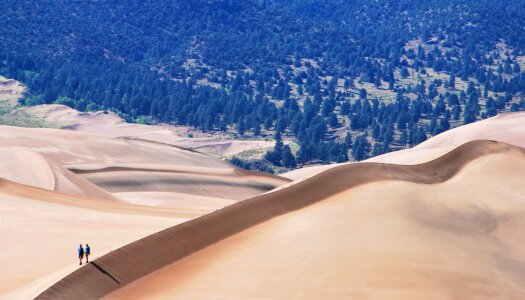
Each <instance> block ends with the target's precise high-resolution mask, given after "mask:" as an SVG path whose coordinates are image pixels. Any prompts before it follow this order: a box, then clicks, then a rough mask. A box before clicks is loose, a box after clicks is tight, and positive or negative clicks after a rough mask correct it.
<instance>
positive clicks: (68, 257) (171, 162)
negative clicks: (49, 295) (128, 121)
mask: <svg viewBox="0 0 525 300" xmlns="http://www.w3.org/2000/svg"><path fill="white" fill-rule="evenodd" d="M60 111H61V110H58V111H55V113H58V112H60ZM62 112H63V111H62ZM0 156H1V157H2V160H1V161H0V237H1V238H0V239H1V247H0V266H1V269H2V271H1V272H0V294H3V293H6V292H8V291H10V290H13V289H15V288H16V291H13V292H12V293H9V298H11V297H12V298H15V299H20V298H31V297H34V296H36V295H38V293H39V292H41V290H42V289H43V288H45V287H47V286H49V285H51V284H52V283H53V282H55V281H56V280H59V279H60V278H62V277H63V276H65V275H67V274H68V273H70V272H72V271H73V270H75V269H76V267H75V265H74V264H75V262H76V258H75V253H76V252H75V251H76V248H77V247H78V244H79V243H86V242H89V243H90V244H91V245H92V247H93V249H94V250H95V249H96V251H94V255H96V256H98V255H101V254H103V253H105V252H107V251H109V250H112V249H116V248H118V247H120V246H122V245H124V244H128V243H130V242H132V241H135V240H137V239H139V238H141V237H144V236H146V235H149V234H152V233H155V232H157V231H159V230H161V229H164V228H167V227H170V226H173V225H175V224H178V223H181V222H184V221H187V220H190V219H193V218H196V217H200V216H202V215H203V214H207V213H210V212H212V211H215V210H217V209H220V208H223V207H225V206H228V205H231V204H232V203H235V202H236V201H237V200H240V199H244V198H248V197H252V196H255V195H258V194H261V193H264V192H267V191H269V190H271V189H274V188H275V187H278V186H280V185H282V184H284V183H287V182H288V181H289V180H287V179H283V178H280V177H278V176H272V175H266V174H262V173H258V172H250V171H244V170H240V169H237V168H235V167H233V166H231V165H230V164H228V163H226V162H223V161H221V160H219V159H216V158H211V157H208V156H206V155H203V154H201V153H198V152H195V151H191V150H187V149H183V148H180V147H176V146H173V145H169V144H166V143H161V142H153V141H148V140H142V139H137V138H128V137H125V138H123V137H118V138H114V137H111V136H107V135H96V134H88V133H82V132H74V131H67V130H58V129H31V128H17V127H10V126H0ZM93 258H94V257H93ZM21 265H23V266H24V267H23V268H21V267H20V266H21ZM38 279H40V280H38ZM35 280H36V281H35ZM34 293H36V294H34ZM0 298H1V296H0Z"/></svg>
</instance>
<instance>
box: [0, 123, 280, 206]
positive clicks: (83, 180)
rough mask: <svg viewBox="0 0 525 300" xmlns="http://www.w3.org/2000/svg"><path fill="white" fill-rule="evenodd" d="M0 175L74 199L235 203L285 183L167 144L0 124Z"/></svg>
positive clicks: (276, 177)
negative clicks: (144, 197) (159, 195)
mask: <svg viewBox="0 0 525 300" xmlns="http://www.w3.org/2000/svg"><path fill="white" fill-rule="evenodd" d="M0 154H4V157H6V159H5V160H4V161H2V162H1V163H0V177H3V178H6V179H9V180H12V181H15V182H18V183H22V184H27V185H33V186H38V187H41V188H46V189H50V190H56V191H59V192H64V193H68V194H72V195H77V196H86V197H94V198H103V199H113V200H115V199H116V197H115V196H114V195H112V193H129V192H173V193H179V194H188V195H198V196H205V197H215V198H222V199H233V200H241V199H245V198H249V197H253V196H255V195H258V194H261V193H263V192H266V191H269V190H271V189H273V188H275V187H278V186H280V185H282V184H284V183H287V182H288V181H289V180H287V179H284V178H280V177H278V176H272V175H266V174H262V173H258V172H249V171H241V170H239V169H237V168H235V167H233V166H231V165H229V164H228V163H226V162H223V161H221V160H219V159H216V158H212V157H208V156H206V155H203V154H201V153H197V152H194V151H191V150H187V149H183V148H180V147H176V146H173V145H170V144H165V143H160V142H153V141H148V140H142V139H137V138H112V137H108V136H103V135H93V134H86V133H80V132H73V131H66V130H58V129H28V128H17V127H9V126H0Z"/></svg>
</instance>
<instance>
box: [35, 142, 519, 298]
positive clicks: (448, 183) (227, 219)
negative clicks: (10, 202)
mask: <svg viewBox="0 0 525 300" xmlns="http://www.w3.org/2000/svg"><path fill="white" fill-rule="evenodd" d="M524 170H525V150H522V149H519V148H515V147H512V146H509V145H505V144H500V143H495V142H489V141H478V142H472V143H468V144H465V145H463V146H461V147H459V148H458V149H456V150H453V151H452V152H450V153H448V154H446V155H444V156H442V157H440V158H438V159H436V160H434V161H431V162H428V163H425V164H422V165H414V166H399V165H387V164H372V163H363V164H354V165H346V166H340V167H335V168H333V169H330V170H328V171H326V172H324V173H322V174H320V175H318V176H315V177H312V178H310V179H307V180H304V181H302V182H297V183H294V184H293V185H290V186H288V187H286V188H283V189H279V190H277V191H274V192H271V193H267V194H265V195H261V196H258V197H255V198H252V199H249V200H245V201H242V202H240V203H237V204H235V205H232V206H229V207H227V208H225V209H222V210H220V211H217V212H215V213H212V214H209V215H207V216H204V217H202V218H198V219H195V220H192V221H189V222H186V223H184V224H181V225H178V226H175V227H172V228H170V229H167V230H164V231H162V232H159V233H157V234H154V235H152V236H149V237H147V238H144V239H142V240H139V241H137V242H135V243H132V244H129V245H127V246H125V247H122V248H121V249H119V250H117V251H114V252H112V253H110V254H108V255H106V256H104V257H101V258H100V259H98V260H97V264H98V265H99V266H100V267H101V268H102V269H103V270H105V272H107V273H109V274H111V275H112V276H113V277H114V278H115V279H116V280H117V281H118V282H116V281H115V280H113V279H111V278H109V277H108V276H107V275H105V274H103V273H101V272H100V270H99V269H97V268H94V267H90V266H88V267H86V268H82V269H79V270H77V271H76V272H73V273H72V274H70V275H69V276H67V277H65V278H64V279H63V280H61V281H60V282H58V283H57V284H55V285H53V286H52V287H50V288H49V289H48V290H46V291H45V292H44V293H42V294H41V295H40V297H41V298H42V299H46V298H53V297H56V296H65V297H68V296H73V295H76V296H81V297H100V296H104V295H106V294H107V293H109V292H112V291H114V293H112V294H110V295H109V298H117V299H125V298H129V297H133V298H148V299H155V298H166V297H171V298H209V297H213V298H232V297H234V298H261V297H262V298H283V299H284V298H327V297H328V298H375V299H392V298H402V299H433V298H437V299H442V298H458V299H466V298H477V299H479V298H489V299H494V298H504V299H509V298H510V299H521V298H523V297H524V296H525V291H524V290H523V288H522V287H523V286H525V274H523V271H522V270H523V269H522V268H521V267H522V266H523V264H524V263H525V254H523V252H522V251H520V250H519V249H523V247H524V246H525V239H523V238H522V239H515V237H516V236H520V235H523V230H524V229H525V228H523V225H524V224H523V222H522V221H521V220H522V217H524V216H525V190H524V187H523V184H522V180H521V178H523V176H524V175H525V173H524ZM151 272H153V273H151ZM148 273H149V275H147V276H145V275H146V274H148ZM137 279H138V280H137ZM135 280H137V281H135ZM129 283H131V284H129ZM126 284H129V285H127V286H125V285H126ZM88 286H97V287H98V288H97V289H88V288H87V287H88ZM123 286H125V287H123Z"/></svg>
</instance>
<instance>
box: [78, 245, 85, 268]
mask: <svg viewBox="0 0 525 300" xmlns="http://www.w3.org/2000/svg"><path fill="white" fill-rule="evenodd" d="M77 252H78V259H79V260H80V263H79V265H82V259H83V258H84V248H82V244H80V246H78V249H77Z"/></svg>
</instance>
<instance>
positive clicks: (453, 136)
mask: <svg viewBox="0 0 525 300" xmlns="http://www.w3.org/2000/svg"><path fill="white" fill-rule="evenodd" d="M475 140H494V141H498V142H503V143H507V144H511V145H515V146H519V147H525V112H515V113H504V114H501V115H498V116H496V117H492V118H489V119H486V120H482V121H478V122H475V123H471V124H468V125H464V126H460V127H457V128H454V129H451V130H448V131H445V132H443V133H441V134H439V135H437V136H435V137H432V138H430V139H429V140H427V141H425V142H423V143H421V144H419V145H417V146H415V147H413V148H410V149H406V150H401V151H395V152H390V153H386V154H383V155H379V156H376V157H372V158H370V159H368V160H367V161H369V162H381V163H391V164H418V163H423V162H426V161H429V160H432V159H435V158H437V157H439V156H441V155H443V154H445V153H447V152H448V151H450V150H452V149H453V148H455V147H457V146H459V145H461V144H464V143H467V142H470V141H475ZM337 165H341V164H331V165H322V166H313V167H305V168H301V169H297V170H293V171H290V172H287V173H284V174H281V175H280V176H282V177H286V178H289V179H292V180H298V179H304V178H307V177H310V176H313V175H315V174H319V173H321V172H323V171H325V170H328V169H330V168H332V167H334V166H337Z"/></svg>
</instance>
